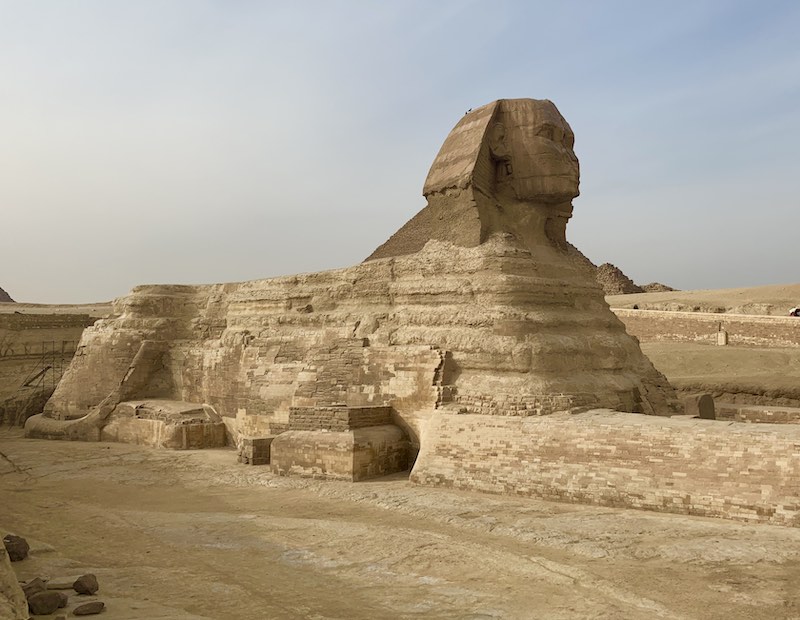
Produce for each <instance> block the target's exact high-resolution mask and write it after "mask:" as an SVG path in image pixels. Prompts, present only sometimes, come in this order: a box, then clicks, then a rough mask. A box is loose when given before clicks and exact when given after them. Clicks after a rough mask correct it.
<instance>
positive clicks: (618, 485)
mask: <svg viewBox="0 0 800 620" xmlns="http://www.w3.org/2000/svg"><path fill="white" fill-rule="evenodd" d="M430 432H432V433H434V434H436V435H437V436H438V439H439V440H438V441H437V442H436V444H434V445H432V446H431V447H430V449H425V448H423V450H422V452H421V453H420V455H419V458H418V459H417V462H416V465H415V467H414V470H413V472H412V474H411V479H412V481H413V482H416V483H420V484H428V485H437V486H445V487H452V488H458V489H473V490H480V491H487V492H491V493H514V494H517V495H526V496H535V497H540V498H543V499H550V500H558V501H571V502H580V503H590V504H600V505H605V506H621V507H628V508H641V509H648V510H657V511H663V512H674V513H681V514H691V515H701V516H709V517H725V518H730V519H737V520H743V521H752V522H762V523H773V524H780V525H790V526H795V527H797V526H800V497H798V489H800V426H794V425H791V426H790V425H781V426H776V425H767V424H746V425H745V424H742V425H733V426H732V425H729V424H724V423H720V422H716V421H710V420H709V421H706V420H696V419H681V418H658V417H651V416H637V415H632V414H625V413H618V412H610V411H604V410H600V411H591V412H587V413H583V414H575V415H569V414H557V415H552V416H547V417H529V418H512V417H504V418H499V417H497V416H476V415H470V416H464V415H441V416H438V417H436V418H434V419H432V420H431V429H430ZM424 445H425V444H424V442H423V446H424Z"/></svg>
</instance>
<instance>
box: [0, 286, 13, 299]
mask: <svg viewBox="0 0 800 620" xmlns="http://www.w3.org/2000/svg"><path fill="white" fill-rule="evenodd" d="M0 303H14V300H13V299H11V295H9V294H8V293H6V292H5V291H4V290H3V289H2V288H0Z"/></svg>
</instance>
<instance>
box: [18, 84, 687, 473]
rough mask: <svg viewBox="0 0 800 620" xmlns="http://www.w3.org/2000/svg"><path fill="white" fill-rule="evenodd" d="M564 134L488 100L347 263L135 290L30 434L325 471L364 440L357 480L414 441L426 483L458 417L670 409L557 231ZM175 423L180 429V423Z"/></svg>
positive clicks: (533, 109) (534, 112) (98, 328)
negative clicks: (249, 454) (240, 451)
mask: <svg viewBox="0 0 800 620" xmlns="http://www.w3.org/2000/svg"><path fill="white" fill-rule="evenodd" d="M573 141H574V136H573V133H572V130H571V129H570V127H569V125H568V124H567V122H566V121H565V120H564V119H563V118H562V116H561V114H560V113H559V112H558V110H557V109H556V107H555V106H554V105H553V104H552V103H551V102H550V101H546V100H534V99H510V100H499V101H495V102H494V103H491V104H489V105H486V106H483V107H481V108H478V109H476V110H474V111H471V112H470V113H468V114H467V115H466V116H464V117H463V118H462V119H461V121H460V122H459V123H458V124H457V125H456V127H455V128H454V129H453V130H452V131H451V132H450V134H449V136H448V137H447V139H446V140H445V142H444V145H443V147H442V149H441V151H440V152H439V155H438V156H437V157H436V160H435V161H434V163H433V165H432V167H431V170H430V173H429V174H428V178H427V181H426V183H425V188H424V195H425V197H426V199H427V206H426V207H425V208H424V209H423V210H422V211H421V212H420V213H419V214H417V215H416V216H415V217H414V218H413V219H412V220H411V221H409V222H408V223H407V224H406V225H405V226H404V227H403V228H402V229H400V230H399V231H398V232H397V233H396V234H395V235H393V236H392V237H391V238H390V239H389V240H388V241H387V242H386V243H384V244H383V245H381V246H380V247H379V248H378V249H377V250H375V252H374V253H373V254H372V255H371V256H370V257H369V258H368V259H367V260H366V261H365V262H363V263H362V264H360V265H356V266H354V267H350V268H346V269H338V270H333V271H326V272H321V273H313V274H302V275H296V276H287V277H279V278H272V279H268V280H259V281H251V282H243V283H230V284H216V285H204V286H139V287H137V288H135V289H134V290H133V291H132V292H131V294H130V295H128V296H127V297H123V298H120V299H118V300H117V301H116V302H115V304H114V312H113V314H112V315H111V316H110V318H108V319H105V320H101V321H98V322H97V323H96V324H95V325H94V326H93V327H91V328H89V329H87V330H86V331H85V332H84V335H83V338H82V340H81V343H80V345H79V348H78V353H77V355H76V356H75V358H74V360H73V362H72V364H71V366H70V367H69V369H68V371H67V372H66V374H65V375H64V378H63V379H62V381H61V383H60V384H59V385H58V388H57V389H56V392H55V393H54V395H53V397H52V398H51V399H50V401H49V402H48V403H47V406H46V408H45V411H44V413H43V414H42V415H40V416H36V417H34V418H32V419H31V420H29V422H28V424H27V426H26V430H27V433H28V435H29V436H39V437H54V438H56V437H70V438H77V439H95V440H97V439H111V440H121V441H139V442H146V443H153V444H158V445H169V446H172V447H192V446H200V445H218V444H220V443H224V442H225V441H226V437H227V441H228V443H236V442H237V441H239V442H240V440H241V439H242V438H244V437H271V438H273V437H274V441H273V442H272V451H273V457H274V458H273V467H275V468H276V470H278V471H280V472H282V473H283V472H291V471H297V472H299V473H309V472H311V473H322V474H325V473H330V472H334V473H335V471H334V470H335V469H336V467H337V466H334V465H331V464H330V463H331V461H330V460H328V461H326V458H327V457H326V456H325V454H326V452H325V451H326V450H328V451H334V452H336V451H337V450H338V452H337V453H338V454H349V453H351V452H357V453H358V451H359V450H361V455H362V456H363V459H362V460H361V461H358V459H356V462H355V464H353V461H351V462H350V463H351V464H350V465H344V466H342V467H344V469H345V470H346V469H347V467H353V468H360V470H359V471H360V472H361V473H360V474H358V475H355V474H354V477H364V476H366V475H377V474H381V473H386V472H387V471H390V470H392V469H398V468H400V469H402V468H404V467H405V464H406V460H405V459H406V457H405V456H403V455H404V454H405V453H404V450H405V449H406V447H410V450H409V454H410V459H411V461H412V462H413V461H414V457H415V455H416V454H417V452H421V456H420V459H419V460H417V461H416V465H415V469H414V472H415V474H414V476H415V478H414V479H417V480H420V481H425V480H426V478H425V475H424V474H425V472H424V471H423V470H424V468H425V462H426V461H425V458H423V457H425V455H426V454H431V453H432V451H435V449H436V446H437V444H438V442H439V441H440V440H441V438H442V437H444V436H446V435H447V433H448V428H450V426H452V425H454V424H455V425H457V424H458V423H459V420H466V419H467V418H469V419H471V420H472V421H473V422H474V421H477V420H483V421H485V423H486V425H487V428H489V427H492V428H494V427H496V426H497V424H500V423H501V422H502V421H503V420H510V419H512V418H513V419H518V420H519V419H528V418H532V417H536V416H546V415H548V414H552V413H555V412H576V411H584V410H587V409H591V408H609V409H613V410H616V411H622V412H635V413H643V414H651V415H652V414H655V415H665V414H669V413H670V411H669V401H670V400H671V399H672V398H674V395H673V392H672V390H671V388H670V386H669V385H668V383H667V382H666V380H665V379H664V377H663V376H662V375H661V374H660V373H658V372H657V371H656V370H655V368H654V367H653V366H652V364H651V363H650V362H649V360H648V359H647V358H646V357H645V356H644V355H643V354H642V352H641V350H640V348H639V346H638V343H637V342H636V341H635V340H634V339H633V338H631V337H629V336H628V334H627V333H626V332H625V329H624V327H623V325H622V323H621V322H620V321H619V320H618V319H617V318H616V317H615V316H614V314H613V313H612V312H611V311H610V310H609V308H608V306H607V305H606V303H605V301H604V298H603V293H602V291H601V289H600V287H599V285H598V284H597V283H596V281H595V273H594V267H593V266H592V265H591V263H589V262H588V260H586V259H585V258H584V257H583V256H582V255H581V254H580V253H579V252H578V251H577V250H576V249H575V248H573V247H572V246H570V245H569V244H568V243H567V241H566V236H565V229H566V225H567V221H568V219H569V218H570V216H571V215H572V199H573V198H574V197H576V196H577V195H578V182H579V178H578V160H577V158H576V156H575V154H574V152H573ZM181 421H183V422H184V423H183V426H185V427H186V428H189V427H192V428H195V430H194V431H192V433H188V431H187V430H186V428H184V429H183V430H182V431H181V432H177V431H175V429H176V428H178V430H180V428H179V427H180V426H181ZM164 424H167V426H169V425H170V424H172V426H169V428H170V429H172V430H169V432H168V433H167V431H165V430H164V429H165V426H164ZM159 425H160V426H159ZM192 425H194V426H192ZM142 429H146V431H143V430H142ZM143 433H144V435H146V437H143ZM165 433H166V434H167V435H168V437H167V436H165ZM181 433H182V434H181ZM304 433H305V434H304ZM315 433H316V434H315ZM334 435H336V436H337V437H338V439H337V440H336V441H338V443H336V445H335V446H333V447H332V446H331V445H329V444H330V443H331V441H332V440H331V438H332V437H333V436H334ZM326 442H327V443H326ZM240 443H241V442H240ZM334 443H335V442H334ZM281 455H283V456H282V457H281ZM365 455H366V456H365ZM370 455H372V456H370ZM279 457H281V458H282V459H283V460H281V458H279ZM370 458H373V460H376V461H380V464H379V465H376V466H373V465H370V464H369V459H370ZM276 459H277V460H276ZM304 459H305V460H304ZM381 459H384V460H383V461H381ZM384 461H385V462H384ZM276 463H277V464H276ZM287 463H289V464H288V465H287ZM326 463H327V464H326ZM359 463H360V464H359ZM365 463H367V464H366V465H365ZM326 468H328V469H326ZM361 474H363V476H362V475H361Z"/></svg>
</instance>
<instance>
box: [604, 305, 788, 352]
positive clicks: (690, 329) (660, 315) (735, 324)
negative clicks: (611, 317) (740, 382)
mask: <svg viewBox="0 0 800 620" xmlns="http://www.w3.org/2000/svg"><path fill="white" fill-rule="evenodd" d="M612 311H613V312H614V314H616V315H617V317H619V319H620V320H621V321H622V322H623V323H624V324H625V329H626V330H627V332H628V333H629V334H630V335H631V336H636V337H637V338H638V339H639V341H640V342H656V341H675V342H707V343H709V344H716V341H717V331H719V329H723V330H725V331H726V332H728V342H729V343H730V344H744V345H755V346H771V347H800V319H798V318H796V317H789V316H786V317H778V316H755V315H746V314H709V313H701V312H665V311H659V310H627V309H621V308H612Z"/></svg>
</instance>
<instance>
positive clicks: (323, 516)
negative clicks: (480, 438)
mask: <svg viewBox="0 0 800 620" xmlns="http://www.w3.org/2000/svg"><path fill="white" fill-rule="evenodd" d="M0 451H2V453H3V454H4V455H5V456H4V457H0V498H1V499H0V529H4V530H6V531H12V532H15V533H18V534H20V535H23V536H26V537H28V538H29V539H30V540H31V541H32V543H33V553H32V556H31V558H30V559H28V560H25V561H24V562H18V563H15V565H14V566H15V569H16V570H17V572H18V575H19V577H20V578H23V579H27V578H31V577H34V576H37V575H44V576H49V577H54V578H55V577H59V576H65V575H78V574H80V573H82V572H89V571H91V572H94V573H95V574H96V575H97V576H98V578H99V581H100V584H101V590H100V592H99V594H98V596H99V597H100V598H101V600H104V601H105V602H106V604H107V611H106V612H105V613H104V614H103V616H102V617H104V618H108V619H109V620H111V619H115V618H117V619H122V618H126V619H133V618H137V619H142V618H153V619H157V618H176V619H188V618H219V619H230V618H254V619H261V618H314V619H323V618H325V619H333V618H341V619H345V618H353V619H360V618H364V619H366V618H370V619H376V618H393V619H398V618H434V619H436V618H452V619H455V618H459V619H461V618H471V619H478V618H546V619H553V620H559V619H565V618H609V619H610V618H614V619H619V618H631V619H639V618H641V619H648V620H649V619H652V618H698V619H699V618H702V619H713V618H719V619H723V618H724V619H727V620H732V619H737V618H738V619H742V620H744V619H748V620H750V619H757V618H770V619H776V618H800V529H794V528H781V527H775V526H753V525H745V524H740V523H735V522H730V521H722V520H712V519H703V518H697V517H684V516H677V515H666V514H664V515H662V514H656V513H646V512H640V511H632V510H622V509H611V508H597V507H587V506H577V505H569V504H555V503H548V502H542V501H537V500H532V499H527V498H526V499H521V498H513V497H499V496H490V495H482V494H477V493H464V492H452V491H447V490H440V489H429V488H421V487H413V486H411V485H410V484H409V482H408V480H407V479H406V477H405V476H395V477H390V478H384V479H380V480H377V481H372V482H362V483H356V484H350V483H337V482H322V481H316V480H305V479H289V478H279V477H275V476H273V475H271V474H270V473H269V471H268V469H267V468H265V467H248V466H245V465H239V464H237V463H236V462H235V458H234V453H233V451H231V450H205V451H187V452H170V451H159V450H154V449H150V448H142V447H137V446H130V445H123V444H90V443H68V442H56V441H49V442H48V441H35V440H25V439H22V438H21V436H20V433H19V431H17V430H11V431H9V430H2V431H0ZM6 457H7V458H6ZM72 599H73V603H71V605H73V604H74V602H75V601H76V599H78V597H77V596H73V597H72Z"/></svg>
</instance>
